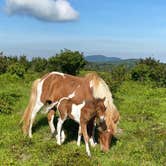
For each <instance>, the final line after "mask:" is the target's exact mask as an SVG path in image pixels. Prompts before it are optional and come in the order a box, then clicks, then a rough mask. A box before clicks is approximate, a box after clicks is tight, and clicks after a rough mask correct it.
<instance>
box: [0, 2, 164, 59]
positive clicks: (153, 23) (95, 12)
mask: <svg viewBox="0 0 166 166" xmlns="http://www.w3.org/2000/svg"><path fill="white" fill-rule="evenodd" d="M34 1H35V0H34ZM69 2H70V5H71V7H72V8H73V9H74V10H75V11H77V12H78V13H79V19H78V20H74V21H67V22H66V21H62V22H59V21H54V22H50V21H48V20H47V21H45V20H42V19H37V18H35V17H33V16H32V15H27V14H22V13H17V14H13V15H11V16H9V15H8V14H6V13H5V11H4V8H5V0H0V50H2V51H4V52H5V53H6V54H8V55H21V54H25V55H27V56H29V57H32V56H45V57H48V56H52V55H54V54H55V53H57V52H59V51H60V50H61V49H63V48H68V49H71V50H79V51H81V52H84V54H85V55H92V54H102V55H106V56H114V57H120V58H140V57H142V58H143V57H148V56H153V57H155V58H156V59H160V60H161V61H164V62H166V46H165V44H166V1H165V0H139V1H138V0H137V1H136V0H135V1H134V0H104V1H101V0H70V1H69Z"/></svg>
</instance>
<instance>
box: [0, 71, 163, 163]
mask: <svg viewBox="0 0 166 166" xmlns="http://www.w3.org/2000/svg"><path fill="white" fill-rule="evenodd" d="M39 76H40V75H39V74H37V73H34V72H33V73H26V74H25V76H24V79H22V78H19V77H17V76H15V75H11V74H9V73H5V74H1V75H0V102H1V107H2V108H3V109H2V108H0V165H16V166H19V165H22V166H23V165H25V166H28V165H43V166H45V165H55V166H56V165H57V166H58V165H59V166H63V165H71V166H75V165H78V166H80V165H86V166H90V165H94V166H95V165H97V166H109V165H111V166H114V165H115V166H116V165H117V166H121V165H122V166H123V165H124V166H130V165H131V166H135V165H136V166H137V165H138V166H140V165H141V166H153V165H154V166H159V165H161V166H162V165H166V88H157V87H154V86H153V84H152V83H150V82H149V83H140V82H136V81H131V80H126V81H124V82H123V83H122V84H121V85H120V86H119V87H118V89H117V91H116V92H114V93H113V96H114V102H115V104H116V105H117V108H118V110H119V112H120V114H121V119H120V123H119V126H118V128H120V129H121V132H119V133H117V135H116V137H115V138H114V139H113V141H112V144H111V149H110V151H109V152H108V153H103V152H101V151H100V147H99V145H97V146H96V147H95V148H91V152H92V157H91V158H89V157H87V155H86V152H85V145H84V142H83V141H82V144H81V147H77V145H76V137H77V128H78V126H77V124H75V123H74V122H72V121H70V120H68V121H67V122H66V123H65V125H64V130H65V132H66V134H67V139H66V141H65V143H64V144H63V145H62V146H58V145H57V144H56V140H55V138H51V134H50V130H49V127H48V122H47V116H46V115H45V114H42V113H39V114H38V116H37V119H36V121H35V124H34V127H33V138H32V139H29V138H27V137H24V136H23V134H22V131H21V126H20V125H19V122H20V119H21V116H22V114H23V112H24V109H25V107H26V105H27V103H28V99H29V94H30V89H31V84H32V81H33V80H34V79H36V78H38V77H39ZM3 103H4V104H3ZM41 112H42V111H41ZM56 121H57V118H56V119H55V124H56Z"/></svg>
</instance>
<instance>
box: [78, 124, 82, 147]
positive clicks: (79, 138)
mask: <svg viewBox="0 0 166 166" xmlns="http://www.w3.org/2000/svg"><path fill="white" fill-rule="evenodd" d="M81 136H82V132H81V125H79V129H78V138H77V146H80V144H81Z"/></svg>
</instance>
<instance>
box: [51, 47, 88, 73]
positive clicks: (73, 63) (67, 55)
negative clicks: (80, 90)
mask: <svg viewBox="0 0 166 166" xmlns="http://www.w3.org/2000/svg"><path fill="white" fill-rule="evenodd" d="M85 64H86V61H85V59H84V56H83V54H82V53H80V52H79V51H71V50H67V49H65V50H62V51H61V52H60V53H59V54H57V55H56V56H55V57H51V58H50V59H49V66H50V68H52V69H54V68H55V69H57V70H60V71H62V72H64V73H68V74H72V75H76V74H78V73H79V71H80V69H81V68H83V67H84V65H85Z"/></svg>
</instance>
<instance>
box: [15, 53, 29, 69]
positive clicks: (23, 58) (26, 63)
mask: <svg viewBox="0 0 166 166" xmlns="http://www.w3.org/2000/svg"><path fill="white" fill-rule="evenodd" d="M18 62H19V63H20V64H21V65H23V66H24V68H25V70H26V71H27V70H28V69H29V68H30V62H29V61H28V60H27V57H26V56H25V55H22V56H20V57H19V60H18Z"/></svg>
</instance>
